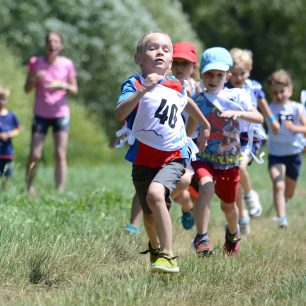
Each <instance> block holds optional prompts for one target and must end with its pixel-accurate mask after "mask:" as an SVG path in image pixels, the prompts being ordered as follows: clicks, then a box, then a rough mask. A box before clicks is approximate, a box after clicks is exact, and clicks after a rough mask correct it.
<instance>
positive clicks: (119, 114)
mask: <svg viewBox="0 0 306 306" xmlns="http://www.w3.org/2000/svg"><path fill="white" fill-rule="evenodd" d="M115 118H116V119H117V120H118V121H123V120H124V119H125V117H124V116H123V114H122V112H120V111H118V110H117V109H116V111H115Z"/></svg>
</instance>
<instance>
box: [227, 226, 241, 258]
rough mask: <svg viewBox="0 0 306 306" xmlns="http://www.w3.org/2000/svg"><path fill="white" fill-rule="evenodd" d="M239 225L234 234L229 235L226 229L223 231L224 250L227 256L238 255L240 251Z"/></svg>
mask: <svg viewBox="0 0 306 306" xmlns="http://www.w3.org/2000/svg"><path fill="white" fill-rule="evenodd" d="M240 240H241V238H240V237H239V227H238V229H237V233H236V235H235V236H232V237H231V236H230V235H229V233H228V229H226V232H225V243H224V252H225V253H226V254H227V255H229V256H234V255H238V254H239V251H240Z"/></svg>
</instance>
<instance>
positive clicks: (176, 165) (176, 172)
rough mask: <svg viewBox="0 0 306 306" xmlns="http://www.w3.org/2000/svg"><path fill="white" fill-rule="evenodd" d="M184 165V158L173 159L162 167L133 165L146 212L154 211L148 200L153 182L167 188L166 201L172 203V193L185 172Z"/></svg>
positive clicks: (135, 184) (137, 186)
mask: <svg viewBox="0 0 306 306" xmlns="http://www.w3.org/2000/svg"><path fill="white" fill-rule="evenodd" d="M184 167H185V160H184V159H176V160H173V161H171V162H169V163H167V164H165V165H163V166H162V167H161V168H149V167H146V166H137V165H133V169H132V177H133V183H134V186H135V189H136V193H137V195H138V197H139V200H140V204H141V207H142V210H143V212H144V213H145V214H151V213H152V211H151V209H150V208H149V206H148V204H147V200H146V196H147V191H148V188H149V186H150V184H151V183H152V182H157V183H160V184H162V185H163V186H164V187H165V188H166V194H165V200H166V203H170V204H171V198H170V195H171V193H172V191H173V190H174V189H175V187H176V185H177V183H178V182H179V180H180V179H181V177H182V176H183V174H184V173H185V169H184Z"/></svg>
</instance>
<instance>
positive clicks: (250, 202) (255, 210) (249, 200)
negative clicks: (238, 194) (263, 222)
mask: <svg viewBox="0 0 306 306" xmlns="http://www.w3.org/2000/svg"><path fill="white" fill-rule="evenodd" d="M244 201H245V203H246V206H247V208H248V211H249V216H250V217H251V218H256V217H259V216H260V215H261V213H262V206H261V204H260V201H259V196H258V193H257V192H256V191H254V190H251V191H250V192H249V194H247V195H245V196H244Z"/></svg>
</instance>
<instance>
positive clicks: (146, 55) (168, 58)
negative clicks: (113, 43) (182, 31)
mask: <svg viewBox="0 0 306 306" xmlns="http://www.w3.org/2000/svg"><path fill="white" fill-rule="evenodd" d="M172 53H173V47H172V43H171V40H170V38H169V36H168V35H165V34H162V33H152V34H149V35H148V36H147V38H146V41H145V42H144V46H143V48H142V50H141V51H140V52H139V53H137V54H136V56H135V61H136V64H137V65H139V66H140V68H141V70H142V73H143V75H144V76H147V75H148V74H150V73H157V74H161V75H165V73H166V72H167V70H168V69H170V68H171V64H172Z"/></svg>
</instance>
